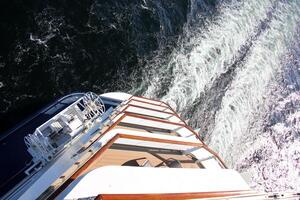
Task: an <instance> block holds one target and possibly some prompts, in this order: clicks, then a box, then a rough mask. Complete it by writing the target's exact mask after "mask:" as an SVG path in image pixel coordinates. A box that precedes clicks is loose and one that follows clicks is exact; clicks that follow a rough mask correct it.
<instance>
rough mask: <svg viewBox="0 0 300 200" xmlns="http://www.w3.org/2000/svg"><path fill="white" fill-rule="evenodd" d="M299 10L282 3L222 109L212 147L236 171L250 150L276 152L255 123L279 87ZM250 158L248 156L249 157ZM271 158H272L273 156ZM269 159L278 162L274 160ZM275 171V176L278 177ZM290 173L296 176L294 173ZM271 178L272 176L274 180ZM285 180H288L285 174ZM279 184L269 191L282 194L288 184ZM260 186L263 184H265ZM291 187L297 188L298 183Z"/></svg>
mask: <svg viewBox="0 0 300 200" xmlns="http://www.w3.org/2000/svg"><path fill="white" fill-rule="evenodd" d="M299 10H300V2H299V1H296V0H295V1H288V3H287V2H284V3H282V2H280V3H279V5H278V8H277V10H276V11H275V12H274V13H273V15H274V19H273V20H272V21H271V23H270V25H269V29H268V31H266V32H265V33H264V34H263V35H261V38H260V39H259V40H258V41H256V44H255V45H254V46H253V49H252V51H251V54H250V55H249V57H248V59H247V62H246V63H245V65H244V67H243V68H240V69H239V71H238V72H237V76H236V77H235V78H234V80H233V82H232V84H231V87H230V88H229V89H228V90H227V92H226V94H225V97H224V98H223V101H222V108H221V110H220V111H219V112H218V113H217V116H216V120H215V127H214V129H213V131H212V133H211V137H210V138H209V145H210V146H211V147H213V148H214V149H215V150H216V151H218V152H219V154H220V155H221V157H223V158H224V159H225V161H226V163H228V164H229V166H231V167H235V166H236V165H237V164H238V163H237V161H238V160H239V159H240V156H241V155H242V154H243V152H247V151H248V150H249V149H251V150H254V149H257V148H258V146H261V145H267V146H266V151H265V152H262V155H260V156H264V155H263V154H266V153H267V152H268V151H269V152H272V151H273V150H274V148H273V145H272V144H271V139H272V138H268V139H269V140H270V142H269V143H268V141H266V140H261V135H262V132H261V131H262V130H259V128H257V127H256V126H257V125H258V123H255V124H253V123H254V122H256V121H258V120H259V119H257V118H256V117H257V116H259V113H262V112H264V111H265V104H264V103H265V98H267V96H266V94H267V93H268V91H269V90H270V89H271V88H272V87H274V86H276V82H275V77H276V74H278V73H279V70H280V69H281V68H282V65H281V59H282V57H283V56H284V55H285V54H286V53H287V51H288V48H289V47H290V46H291V45H292V44H293V40H294V36H295V33H296V30H297V27H298V26H299V22H300V13H299ZM253 125H254V126H253ZM254 142H256V144H255V145H253V143H254ZM294 147H295V146H294ZM275 149H276V148H275ZM289 151H290V149H289V148H287V149H286V151H285V155H289ZM273 152H274V153H275V152H276V151H273ZM247 155H248V154H245V156H247ZM268 155H272V153H271V154H268ZM274 156H275V157H276V156H278V155H274ZM269 159H270V160H272V159H274V158H272V157H270V158H269ZM274 160H276V159H274ZM277 160H278V159H277ZM288 161H289V159H288V158H285V159H284V160H283V162H288ZM235 164H236V165H235ZM275 168H276V166H273V169H266V170H269V171H270V170H274V169H275ZM287 170H288V169H287ZM275 171H276V170H274V173H277V172H275ZM253 173H254V172H253ZM255 173H257V176H262V174H259V173H258V172H257V171H256V172H255ZM290 173H293V170H291V171H290ZM271 174H272V173H271ZM271 174H269V175H270V176H272V175H271ZM282 176H284V172H283V174H282ZM298 178H299V175H298ZM257 180H258V179H257ZM259 180H260V181H261V180H262V179H259ZM275 181H276V180H274V182H273V188H269V190H273V191H274V190H275V191H276V190H280V189H282V187H279V185H282V184H287V183H282V184H281V183H280V182H279V183H276V182H275ZM260 183H261V184H262V182H260ZM289 184H290V185H294V186H293V187H295V184H297V183H296V182H293V183H289ZM256 186H257V185H256ZM265 186H266V185H265ZM276 186H278V187H276ZM293 187H292V188H293ZM259 189H261V188H259ZM285 189H286V188H285ZM289 189H291V188H289Z"/></svg>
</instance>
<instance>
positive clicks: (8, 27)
mask: <svg viewBox="0 0 300 200" xmlns="http://www.w3.org/2000/svg"><path fill="white" fill-rule="evenodd" d="M0 4H1V5H0V9H1V12H0V13H1V14H0V15H1V16H2V18H1V19H2V23H1V25H0V31H1V33H2V36H1V37H0V40H1V44H3V45H1V47H0V94H1V98H0V120H1V129H0V130H1V131H4V130H6V129H8V128H9V127H12V126H13V125H14V124H15V123H17V122H18V121H20V120H21V119H22V118H25V117H26V116H28V115H29V114H30V113H32V112H33V111H34V110H37V109H38V108H40V107H42V106H43V105H45V104H46V103H48V102H51V101H52V100H53V99H55V98H57V97H59V96H62V95H64V94H67V93H70V92H74V91H90V90H91V91H94V92H98V93H103V92H107V91H116V90H118V91H124V92H130V93H132V94H136V95H144V96H147V97H151V98H156V99H161V100H163V101H166V102H168V103H169V104H170V105H171V106H172V107H173V108H174V109H176V110H177V111H178V112H179V113H180V114H181V116H182V117H183V118H184V119H186V120H187V121H188V123H189V125H191V126H192V127H193V128H195V129H198V130H199V135H200V136H201V138H202V139H203V140H204V141H205V142H206V143H207V144H208V145H209V146H211V147H212V148H213V149H214V150H216V151H217V152H218V153H219V154H220V156H221V157H222V158H224V160H225V162H226V163H227V165H228V166H229V167H232V168H234V169H237V170H238V171H240V172H247V173H249V174H250V185H251V187H253V189H257V190H260V191H268V192H271V191H272V192H280V191H293V192H295V191H298V192H299V191H300V164H299V163H300V1H298V0H261V1H256V0H239V1H233V0H228V1H226V0H223V1H222V0H186V1H182V0H180V1H179V0H140V1H138V0H134V1H129V0H128V1H113V0H106V1H100V0H89V1H84V2H74V1H69V0H61V1H51V2H48V1H38V0H31V1H26V2H25V1H2V2H1V3H0Z"/></svg>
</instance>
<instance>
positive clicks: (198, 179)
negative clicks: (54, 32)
mask: <svg viewBox="0 0 300 200" xmlns="http://www.w3.org/2000/svg"><path fill="white" fill-rule="evenodd" d="M25 142H26V145H27V147H28V152H29V153H30V154H31V155H32V158H33V163H32V165H31V166H29V167H28V169H27V170H26V174H27V177H26V178H25V179H24V180H23V181H22V182H21V183H19V184H18V185H16V186H15V188H14V189H13V190H11V191H10V192H9V193H7V194H6V196H5V198H7V199H38V198H39V199H54V198H56V199H79V198H80V199H145V198H147V199H203V198H218V199H220V198H226V199H231V198H249V199H268V198H270V197H269V196H268V195H266V194H261V193H257V192H254V191H252V190H251V189H250V188H249V186H248V185H247V183H246V182H245V181H244V179H243V178H242V177H241V176H240V174H239V173H237V172H236V171H234V170H230V169H227V168H226V166H225V164H224V162H223V161H222V160H221V159H220V158H219V156H218V155H217V154H216V153H215V152H214V151H212V150H211V149H210V148H209V147H208V146H207V145H206V144H204V143H203V142H202V141H201V140H200V139H199V136H198V134H197V133H196V132H195V131H194V130H193V129H192V128H190V127H189V126H188V125H187V124H186V123H185V121H183V120H182V119H181V118H180V116H179V115H178V114H177V113H176V112H175V111H174V110H173V109H172V108H171V107H170V106H169V105H168V104H166V103H164V102H161V101H156V100H151V99H148V98H144V97H136V96H132V95H129V94H125V93H106V94H103V95H100V96H98V95H96V94H94V93H87V94H86V95H84V96H83V97H82V98H80V99H78V100H77V101H76V102H74V103H73V104H71V105H70V106H68V107H67V108H66V109H64V110H63V111H61V112H60V113H58V114H57V115H55V116H54V117H52V118H51V119H50V120H48V121H47V122H45V123H44V124H42V125H40V126H39V127H38V128H37V129H36V131H35V132H34V133H32V134H29V135H27V136H26V137H25ZM291 197H293V195H291Z"/></svg>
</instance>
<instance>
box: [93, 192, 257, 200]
mask: <svg viewBox="0 0 300 200" xmlns="http://www.w3.org/2000/svg"><path fill="white" fill-rule="evenodd" d="M247 195H255V193H254V192H252V191H249V190H240V191H216V192H195V193H161V194H157V193H154V194H99V195H98V196H97V197H96V200H132V199H135V200H187V199H206V198H222V197H226V198H230V197H237V196H247Z"/></svg>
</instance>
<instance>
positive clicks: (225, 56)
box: [144, 0, 273, 110]
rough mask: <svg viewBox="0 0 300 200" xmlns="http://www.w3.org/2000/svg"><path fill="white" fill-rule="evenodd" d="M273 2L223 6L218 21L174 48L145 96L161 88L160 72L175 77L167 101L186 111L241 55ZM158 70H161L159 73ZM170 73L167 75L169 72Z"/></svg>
mask: <svg viewBox="0 0 300 200" xmlns="http://www.w3.org/2000/svg"><path fill="white" fill-rule="evenodd" d="M272 3H273V2H272V1H268V0H264V1H246V2H236V1H233V2H232V4H230V5H223V6H221V7H220V8H218V10H219V13H220V14H219V15H218V16H217V19H216V20H214V21H213V22H207V24H208V25H207V26H206V27H205V28H203V26H202V25H201V26H200V25H199V27H195V26H193V27H190V28H189V29H188V30H186V33H187V34H186V35H185V36H183V37H184V40H182V41H181V42H182V44H181V45H180V47H179V48H177V49H175V50H174V52H173V54H172V55H171V58H170V60H169V62H168V63H167V65H164V66H159V69H155V71H153V74H155V73H156V75H154V76H153V77H152V79H151V81H150V82H151V84H150V85H149V86H148V88H147V91H146V92H145V93H144V95H145V96H150V97H155V93H156V92H157V90H160V89H161V82H160V80H161V79H162V78H163V77H161V73H159V72H160V71H162V70H163V71H167V72H170V74H169V76H172V77H174V79H173V80H172V83H171V85H169V88H168V92H167V94H166V95H165V96H164V97H163V98H162V100H164V101H167V102H168V103H170V104H171V105H172V106H174V107H176V108H177V110H181V109H183V108H185V106H188V105H190V103H192V102H193V101H194V100H195V99H197V98H198V97H199V95H200V93H201V92H202V91H203V90H204V88H205V86H208V85H209V84H211V83H212V81H213V80H214V79H215V78H216V77H218V75H219V74H220V73H222V72H224V71H226V68H227V67H228V65H229V64H230V63H231V62H232V61H233V60H234V59H235V57H237V56H238V53H239V49H240V47H241V46H242V45H243V44H245V42H246V40H247V38H249V36H250V35H251V34H252V33H253V32H255V29H256V26H257V25H258V24H259V22H260V21H261V20H263V19H265V18H266V17H267V16H266V14H267V12H268V10H269V9H270V8H271V7H272ZM157 70H158V71H157ZM166 74H168V73H166Z"/></svg>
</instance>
